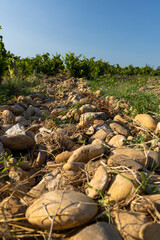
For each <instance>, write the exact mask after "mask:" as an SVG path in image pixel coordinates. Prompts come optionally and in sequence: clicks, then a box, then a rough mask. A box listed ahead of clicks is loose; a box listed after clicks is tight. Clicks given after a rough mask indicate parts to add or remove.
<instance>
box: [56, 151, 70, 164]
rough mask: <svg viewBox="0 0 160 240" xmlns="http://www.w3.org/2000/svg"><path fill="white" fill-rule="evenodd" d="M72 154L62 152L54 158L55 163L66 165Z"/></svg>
mask: <svg viewBox="0 0 160 240" xmlns="http://www.w3.org/2000/svg"><path fill="white" fill-rule="evenodd" d="M72 154H73V152H69V151H64V152H62V153H60V154H58V155H57V156H56V157H55V161H56V163H66V162H67V161H68V159H69V158H70V157H71V156H72Z"/></svg>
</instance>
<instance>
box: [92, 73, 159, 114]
mask: <svg viewBox="0 0 160 240" xmlns="http://www.w3.org/2000/svg"><path fill="white" fill-rule="evenodd" d="M148 79H149V77H148V76H142V77H140V76H139V77H137V76H132V77H129V76H126V75H124V76H123V75H122V76H120V75H118V76H117V75H109V74H108V75H104V76H101V77H99V78H96V79H95V80H92V81H88V86H89V87H90V88H91V90H92V91H97V90H98V89H102V92H103V93H102V95H103V96H115V97H118V98H123V99H125V100H126V101H127V102H128V103H129V104H130V106H132V113H133V111H134V115H136V114H138V113H147V112H155V113H159V109H158V106H159V98H160V94H154V93H153V92H151V91H143V90H141V87H143V86H144V85H145V84H146V83H147V80H148Z"/></svg>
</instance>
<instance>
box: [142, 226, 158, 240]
mask: <svg viewBox="0 0 160 240" xmlns="http://www.w3.org/2000/svg"><path fill="white" fill-rule="evenodd" d="M139 238H140V239H142V240H151V239H152V240H159V238H160V224H159V223H155V222H150V223H146V224H144V225H143V226H142V227H141V228H140V230H139Z"/></svg>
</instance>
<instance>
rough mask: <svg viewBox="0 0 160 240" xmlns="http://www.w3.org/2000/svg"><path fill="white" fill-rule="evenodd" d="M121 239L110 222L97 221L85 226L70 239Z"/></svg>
mask: <svg viewBox="0 0 160 240" xmlns="http://www.w3.org/2000/svg"><path fill="white" fill-rule="evenodd" d="M85 239H87V240H93V239H94V240H121V237H120V235H119V233H118V231H117V230H116V228H114V227H113V226H112V225H111V224H108V223H106V222H97V223H95V224H92V225H90V226H88V227H85V228H84V229H83V230H81V231H80V232H79V233H77V234H76V235H75V236H73V237H71V238H70V240H85Z"/></svg>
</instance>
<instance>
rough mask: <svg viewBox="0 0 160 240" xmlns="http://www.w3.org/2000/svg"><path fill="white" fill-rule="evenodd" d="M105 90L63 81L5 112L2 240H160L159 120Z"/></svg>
mask: <svg viewBox="0 0 160 240" xmlns="http://www.w3.org/2000/svg"><path fill="white" fill-rule="evenodd" d="M62 80H63V81H62ZM100 94H101V91H97V92H96V93H95V95H94V94H93V93H92V92H91V91H90V89H89V88H88V87H87V84H86V83H85V81H83V79H74V78H71V79H63V78H62V77H59V78H55V79H54V83H53V81H48V82H47V83H46V94H42V93H40V92H38V89H37V90H36V89H35V92H33V93H31V94H30V95H29V96H19V97H18V98H17V99H16V100H13V101H11V102H10V103H9V104H8V105H2V106H0V154H1V155H0V156H1V163H0V167H1V182H0V186H1V189H0V193H1V195H0V201H1V202H0V212H1V214H0V236H1V237H4V236H8V237H13V238H17V239H18V237H20V236H21V238H22V235H24V237H25V238H26V237H28V239H31V237H32V239H34V236H36V238H39V239H40V236H49V232H50V235H51V234H52V237H53V239H68V240H81V239H82V240H85V239H87V240H89V239H95V240H96V239H97V240H99V239H102V240H114V239H115V240H119V239H126V240H134V239H143V240H147V239H154V240H158V239H159V231H160V230H159V229H160V226H159V225H160V224H159V221H160V214H159V211H160V176H159V173H160V148H159V147H160V140H159V133H160V122H158V120H157V119H156V118H155V117H154V116H151V115H149V114H138V115H136V117H134V118H133V119H131V118H129V116H128V115H127V113H124V112H126V111H127V109H128V110H129V106H128V104H127V103H126V102H125V101H124V100H120V99H117V98H115V97H106V98H105V99H104V98H102V97H101V96H100ZM122 110H123V111H122ZM122 112H123V113H124V114H122ZM21 219H22V220H21ZM15 222H16V224H13V223H15ZM29 229H30V230H29ZM36 234H37V235H36ZM50 239H51V238H50Z"/></svg>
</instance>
